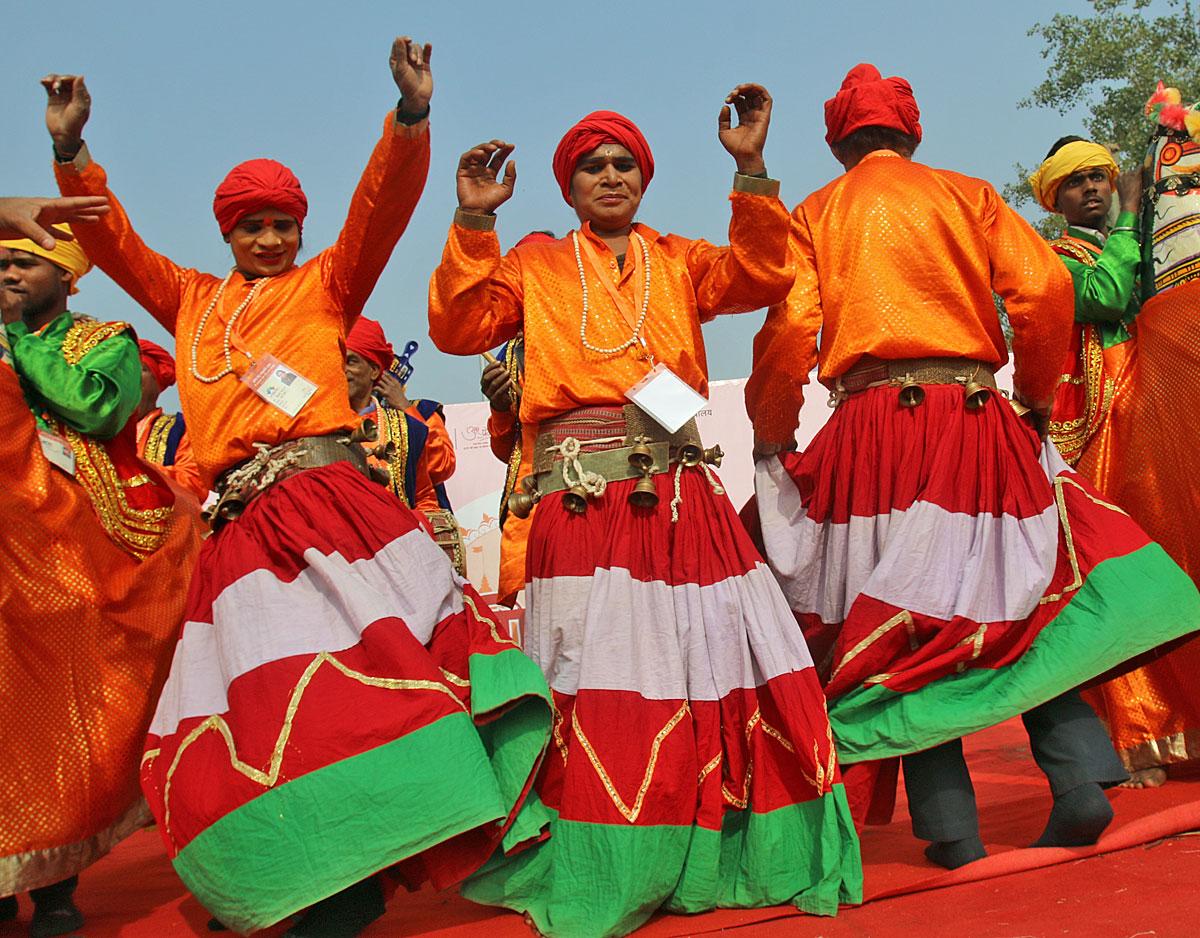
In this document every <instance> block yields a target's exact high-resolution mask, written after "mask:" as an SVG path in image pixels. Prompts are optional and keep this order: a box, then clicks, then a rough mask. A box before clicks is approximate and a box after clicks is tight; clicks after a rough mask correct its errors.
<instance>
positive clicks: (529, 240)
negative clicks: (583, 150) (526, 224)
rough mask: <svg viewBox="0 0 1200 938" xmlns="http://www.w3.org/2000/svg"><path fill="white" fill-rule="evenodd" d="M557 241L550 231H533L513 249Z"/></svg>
mask: <svg viewBox="0 0 1200 938" xmlns="http://www.w3.org/2000/svg"><path fill="white" fill-rule="evenodd" d="M593 149H594V148H593ZM557 240H558V238H556V237H554V235H552V234H550V232H548V231H531V232H529V234H527V235H525V237H523V238H522V239H521V240H520V241H518V242H517V243H516V244H514V245H513V247H515V248H519V247H520V246H521V245H522V244H553V243H554V242H555V241H557Z"/></svg>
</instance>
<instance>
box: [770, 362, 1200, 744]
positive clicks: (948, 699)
mask: <svg viewBox="0 0 1200 938" xmlns="http://www.w3.org/2000/svg"><path fill="white" fill-rule="evenodd" d="M897 395H898V392H897V390H896V389H894V388H886V387H883V388H875V389H871V390H868V391H865V392H863V393H861V394H857V395H855V396H853V397H851V398H850V399H849V400H847V401H846V402H844V403H843V404H842V405H841V406H840V407H839V408H838V409H837V412H836V413H835V414H834V415H833V417H832V418H831V419H830V421H829V423H828V424H827V425H826V426H825V427H824V428H823V429H822V430H821V432H820V433H818V434H817V436H816V438H815V439H814V440H813V441H812V444H811V445H810V446H809V448H808V449H807V450H806V451H805V452H804V453H799V454H796V453H791V454H784V455H782V456H781V457H778V458H775V457H773V458H771V459H767V460H763V461H760V463H759V465H758V471H757V478H756V490H757V496H758V507H759V515H760V520H761V524H762V535H763V542H764V545H765V547H766V553H767V557H768V560H769V562H770V564H771V568H772V570H773V571H774V572H775V575H776V576H777V577H778V579H779V582H780V584H781V585H782V586H783V590H784V593H785V595H786V596H787V600H788V603H789V605H790V606H791V608H792V610H793V612H794V613H795V614H796V617H797V619H798V620H799V622H800V624H801V626H802V628H803V630H804V633H805V635H806V636H807V637H808V640H809V644H810V646H811V647H812V649H813V654H814V656H815V658H816V660H817V662H818V669H819V671H820V673H821V678H822V680H823V681H824V682H825V685H826V687H825V690H826V694H827V696H828V698H829V714H830V719H831V721H832V723H833V730H834V736H835V738H836V740H837V744H838V751H839V753H840V755H841V757H842V759H843V760H844V761H845V762H846V763H858V762H864V761H867V760H876V759H885V758H889V757H893V756H899V755H903V754H905V753H909V752H916V751H920V750H923V749H927V748H929V747H931V746H934V745H937V744H939V743H942V742H945V741H946V740H950V739H954V738H957V737H959V736H962V735H963V734H966V733H970V732H973V731H975V730H979V729H983V728H984V727H987V726H991V725H993V724H995V723H998V722H1000V721H1002V720H1005V719H1007V718H1009V717H1011V716H1014V715H1016V714H1019V713H1023V712H1024V711H1026V710H1028V709H1030V708H1031V707H1034V706H1037V705H1038V704H1040V703H1043V702H1045V701H1047V700H1049V699H1050V698H1052V697H1054V696H1056V695H1058V694H1059V693H1061V692H1063V691H1066V690H1068V689H1070V688H1072V687H1075V686H1076V685H1079V684H1081V683H1083V682H1086V681H1088V680H1090V679H1092V678H1094V677H1096V676H1097V675H1099V674H1102V673H1104V672H1106V671H1108V670H1110V669H1112V668H1114V667H1116V666H1118V665H1120V664H1121V663H1122V662H1124V661H1126V660H1127V659H1129V658H1131V657H1133V656H1135V655H1138V654H1140V653H1142V652H1144V651H1146V650H1148V649H1151V648H1154V647H1156V646H1158V645H1161V644H1162V643H1164V642H1167V641H1170V640H1171V639H1174V638H1176V637H1177V636H1180V635H1184V634H1186V633H1188V632H1191V631H1194V630H1195V629H1197V628H1200V595H1198V594H1197V591H1196V587H1195V586H1194V585H1193V583H1192V582H1191V580H1190V579H1188V577H1187V576H1186V575H1185V574H1184V573H1183V572H1182V571H1181V570H1180V569H1179V567H1178V566H1176V564H1175V563H1174V562H1173V561H1171V560H1170V558H1169V557H1168V556H1167V555H1166V553H1165V552H1164V551H1163V550H1162V548H1161V547H1159V546H1158V545H1157V544H1155V543H1153V542H1151V541H1150V540H1149V538H1148V537H1147V536H1146V534H1145V533H1144V532H1143V531H1142V529H1141V528H1139V527H1138V525H1137V524H1135V523H1134V522H1133V521H1132V520H1131V519H1130V518H1129V516H1128V515H1126V514H1125V513H1124V512H1123V511H1121V509H1120V508H1118V507H1117V506H1116V505H1114V504H1111V503H1110V502H1108V501H1106V500H1105V499H1104V498H1102V497H1101V496H1100V495H1099V494H1098V493H1097V492H1096V490H1095V489H1094V488H1093V487H1092V485H1091V484H1090V483H1089V482H1088V481H1087V480H1086V479H1084V478H1083V477H1081V476H1079V475H1078V474H1077V473H1075V472H1074V471H1072V470H1071V469H1069V468H1068V467H1067V466H1066V464H1065V463H1064V462H1063V461H1062V459H1061V457H1060V456H1059V455H1058V451H1057V450H1056V449H1054V447H1053V446H1052V445H1049V444H1044V443H1042V442H1041V441H1040V440H1039V439H1038V437H1037V434H1036V433H1034V432H1033V430H1032V429H1030V427H1029V425H1028V424H1027V423H1025V422H1024V421H1022V420H1021V419H1019V418H1018V417H1017V415H1016V413H1015V411H1014V410H1013V409H1012V407H1010V406H1009V405H1008V403H1007V402H1006V401H1005V400H1003V399H1002V398H1000V397H999V396H996V395H993V396H992V398H991V399H990V400H989V401H988V402H987V403H986V404H985V405H984V406H983V407H982V408H980V409H979V410H974V411H972V410H968V409H967V408H966V407H964V403H963V394H962V390H961V388H959V387H957V386H952V385H936V386H928V387H926V388H925V401H924V403H923V404H922V405H920V406H919V407H915V408H905V407H902V406H900V404H899V400H898V396H897Z"/></svg>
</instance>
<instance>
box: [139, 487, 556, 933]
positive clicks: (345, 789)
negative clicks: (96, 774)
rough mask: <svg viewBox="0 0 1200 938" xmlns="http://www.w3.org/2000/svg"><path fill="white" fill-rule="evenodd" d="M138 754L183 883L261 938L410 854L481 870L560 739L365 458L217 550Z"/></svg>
mask: <svg viewBox="0 0 1200 938" xmlns="http://www.w3.org/2000/svg"><path fill="white" fill-rule="evenodd" d="M187 609H188V611H187V615H186V618H185V624H184V628H183V634H182V636H181V638H180V640H179V644H178V646H177V648H176V652H175V658H174V662H173V664H172V668H171V674H170V677H169V678H168V680H167V683H166V686H165V687H164V689H163V693H162V696H161V698H160V700H159V704H158V710H157V713H156V714H155V717H154V722H153V724H152V725H151V728H150V735H149V738H148V740H147V744H146V754H145V756H144V757H143V762H142V785H143V789H144V791H145V794H146V797H147V800H148V801H149V803H150V806H151V809H152V810H153V812H154V815H155V818H156V819H157V821H158V824H159V829H160V830H161V832H162V836H163V839H164V841H165V842H166V845H167V850H168V853H169V855H170V857H171V859H172V862H173V863H174V865H175V869H176V871H177V872H178V873H179V875H180V877H181V878H182V879H183V881H184V883H185V884H186V885H187V886H188V888H189V889H191V890H192V892H193V893H194V894H195V895H196V897H197V898H198V899H199V900H200V901H201V902H202V903H203V904H204V906H205V907H206V908H207V909H208V910H209V911H210V912H212V913H213V914H214V915H215V916H216V917H217V918H219V919H220V920H221V921H222V922H224V923H226V924H227V925H229V926H230V927H232V928H235V929H237V930H239V931H252V930H254V929H258V928H263V927H266V926H268V925H271V924H272V923H274V922H277V921H279V920H281V919H283V918H285V917H286V916H288V915H290V914H291V913H293V912H296V911H297V910H299V909H303V908H304V907H306V906H308V905H311V904H312V903H314V902H316V901H317V900H319V899H322V898H324V897H326V896H329V895H332V894H333V893H335V892H338V891H339V890H341V889H343V888H345V887H346V886H349V885H350V884H352V883H355V882H357V881H359V880H361V879H363V878H365V877H367V876H369V875H371V874H372V873H375V872H376V871H379V870H381V869H384V868H385V867H389V866H391V865H393V864H396V863H399V862H401V861H406V863H405V867H404V871H405V873H406V874H407V875H408V876H409V878H413V879H421V878H426V877H427V878H429V879H432V881H433V882H434V883H435V885H438V886H445V885H449V884H452V883H456V882H458V881H459V880H461V879H462V878H463V877H465V876H466V875H467V874H469V873H471V872H472V871H474V870H475V869H477V868H478V867H479V866H480V865H481V864H482V863H483V862H484V861H485V860H486V859H487V858H488V856H489V855H490V854H491V853H492V852H493V850H494V849H495V848H496V846H497V845H498V844H499V843H500V841H501V838H502V837H508V838H509V840H508V841H507V842H506V843H507V844H508V845H511V844H512V843H513V842H515V840H517V839H519V838H520V837H523V836H525V834H522V833H521V832H519V831H514V830H512V829H511V822H512V819H513V817H514V816H515V813H516V809H517V807H518V806H519V805H520V803H521V801H522V799H523V797H524V795H525V793H526V792H527V790H528V787H529V784H530V782H531V779H532V777H533V773H534V772H535V770H536V768H537V766H538V764H539V761H540V759H541V757H542V754H543V751H544V749H545V746H546V743H547V740H548V739H549V735H550V707H549V705H548V700H547V696H548V695H547V693H546V686H545V682H544V680H543V679H542V676H541V674H540V673H539V672H538V670H537V668H536V667H535V666H534V665H533V664H532V663H531V662H530V661H529V659H528V658H526V657H525V656H524V655H523V654H522V653H521V652H520V650H519V649H518V648H517V647H516V646H515V645H514V643H513V642H512V641H511V640H510V639H509V638H508V636H507V635H506V634H504V633H503V632H502V631H501V630H500V627H499V626H498V624H497V622H496V620H495V619H494V618H493V616H492V614H491V611H490V610H489V609H488V608H487V606H486V605H485V604H484V603H483V602H482V601H481V600H480V598H479V596H478V595H477V594H476V593H475V592H474V590H473V589H471V588H470V587H469V586H467V585H466V584H465V583H464V582H463V581H462V580H461V579H459V578H458V577H457V575H456V574H455V573H454V571H453V570H452V568H451V566H450V564H449V562H448V561H447V559H446V555H445V554H444V553H442V551H441V549H440V548H439V547H438V546H437V545H436V544H435V543H434V542H433V540H432V539H431V538H430V537H429V535H428V534H426V533H425V531H423V530H422V529H421V528H420V526H419V524H418V522H417V520H416V518H415V516H414V515H413V513H412V512H411V511H409V510H408V509H407V508H406V507H405V506H403V505H402V504H401V503H400V502H399V501H398V500H397V499H396V498H395V497H394V496H393V495H391V494H390V493H388V492H387V491H385V490H384V489H383V488H382V487H381V486H378V485H374V484H373V483H371V482H369V481H367V480H366V479H364V478H363V477H362V476H361V475H359V474H358V473H357V472H355V471H354V470H353V469H352V468H351V467H350V466H349V465H348V464H336V465H332V466H326V467H323V468H320V469H313V470H309V471H306V472H302V473H299V474H298V475H295V476H293V477H291V478H289V479H286V480H284V481H283V482H280V483H279V484H277V485H275V486H273V487H272V488H271V489H270V490H268V491H267V492H266V493H264V494H263V495H261V496H259V497H258V498H257V499H256V500H255V501H253V502H252V503H251V504H250V506H249V507H248V509H247V510H246V512H245V514H244V515H242V517H241V518H240V519H238V520H237V521H236V522H233V523H231V524H229V525H227V526H226V527H225V528H224V529H222V530H221V531H220V533H218V534H216V535H214V536H213V537H212V538H210V539H209V540H208V541H207V543H206V544H205V545H204V548H203V550H202V552H201V554H200V560H199V564H198V569H197V571H196V575H195V577H194V578H193V580H192V587H191V592H190V595H189V597H188V606H187Z"/></svg>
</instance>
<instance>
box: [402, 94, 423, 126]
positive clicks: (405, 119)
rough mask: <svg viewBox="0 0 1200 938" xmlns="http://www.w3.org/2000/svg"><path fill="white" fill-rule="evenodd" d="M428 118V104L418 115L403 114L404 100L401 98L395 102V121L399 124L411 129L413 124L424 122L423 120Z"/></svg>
mask: <svg viewBox="0 0 1200 938" xmlns="http://www.w3.org/2000/svg"><path fill="white" fill-rule="evenodd" d="M428 116H429V105H428V104H426V105H425V110H423V111H422V112H421V113H420V114H405V113H404V98H403V97H401V98H400V100H399V101H397V102H396V120H398V121H399V122H400V123H401V124H404V125H406V126H408V127H411V126H412V125H413V124H419V123H421V121H423V120H425V118H427V117H428Z"/></svg>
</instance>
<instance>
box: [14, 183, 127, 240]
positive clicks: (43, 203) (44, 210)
mask: <svg viewBox="0 0 1200 938" xmlns="http://www.w3.org/2000/svg"><path fill="white" fill-rule="evenodd" d="M107 211H108V200H107V199H106V198H105V197H104V196H102V195H76V196H68V197H65V198H61V199H40V198H7V199H0V239H4V240H9V239H16V238H29V239H30V240H31V241H36V242H37V243H38V244H40V245H41V246H42V247H44V248H45V249H46V250H47V251H52V250H54V239H55V238H61V239H62V240H64V241H73V240H74V237H73V236H72V235H71V234H69V233H68V232H66V231H54V232H51V231H47V230H46V229H48V228H49V227H50V226H51V225H60V224H63V223H66V224H69V225H74V224H79V223H87V222H94V221H97V220H98V219H99V218H100V216H101V215H103V214H104V213H105V212H107Z"/></svg>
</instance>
